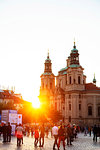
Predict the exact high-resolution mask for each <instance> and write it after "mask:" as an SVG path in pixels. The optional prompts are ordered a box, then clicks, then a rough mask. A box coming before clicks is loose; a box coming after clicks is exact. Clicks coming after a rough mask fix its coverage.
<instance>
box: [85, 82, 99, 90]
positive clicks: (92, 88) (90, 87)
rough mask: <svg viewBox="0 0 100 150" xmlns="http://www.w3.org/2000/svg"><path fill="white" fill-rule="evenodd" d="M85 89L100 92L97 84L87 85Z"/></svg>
mask: <svg viewBox="0 0 100 150" xmlns="http://www.w3.org/2000/svg"><path fill="white" fill-rule="evenodd" d="M85 89H86V90H94V91H95V90H99V91H100V88H99V87H97V86H96V85H95V84H93V83H87V84H85Z"/></svg>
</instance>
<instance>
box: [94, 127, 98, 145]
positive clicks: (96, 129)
mask: <svg viewBox="0 0 100 150" xmlns="http://www.w3.org/2000/svg"><path fill="white" fill-rule="evenodd" d="M97 133H98V128H97V126H96V125H94V127H93V141H96V142H97Z"/></svg>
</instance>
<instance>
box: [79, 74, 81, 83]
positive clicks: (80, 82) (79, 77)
mask: <svg viewBox="0 0 100 150" xmlns="http://www.w3.org/2000/svg"><path fill="white" fill-rule="evenodd" d="M80 81H81V80H80V76H78V84H80V83H81V82H80Z"/></svg>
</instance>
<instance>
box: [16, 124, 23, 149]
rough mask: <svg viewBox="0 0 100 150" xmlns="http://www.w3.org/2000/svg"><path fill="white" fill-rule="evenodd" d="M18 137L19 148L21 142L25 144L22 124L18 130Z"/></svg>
mask: <svg viewBox="0 0 100 150" xmlns="http://www.w3.org/2000/svg"><path fill="white" fill-rule="evenodd" d="M16 136H17V146H20V145H21V141H22V142H23V127H22V126H21V124H19V126H17V128H16Z"/></svg>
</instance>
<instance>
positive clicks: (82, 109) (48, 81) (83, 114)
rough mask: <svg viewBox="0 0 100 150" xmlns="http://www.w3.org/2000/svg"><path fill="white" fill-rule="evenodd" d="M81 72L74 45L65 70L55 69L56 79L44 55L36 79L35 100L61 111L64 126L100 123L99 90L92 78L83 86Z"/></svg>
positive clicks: (48, 60)
mask: <svg viewBox="0 0 100 150" xmlns="http://www.w3.org/2000/svg"><path fill="white" fill-rule="evenodd" d="M83 71H84V68H83V67H82V66H81V65H80V61H79V52H78V50H77V49H76V45H75V42H74V46H73V49H72V50H71V52H70V56H69V57H68V58H67V60H66V66H65V68H62V69H61V70H59V71H58V75H57V76H55V75H54V74H53V72H52V63H51V60H50V57H49V53H48V55H47V59H46V60H45V63H44V73H43V74H42V75H41V76H40V78H41V86H40V95H39V97H41V99H42V101H44V102H46V103H47V105H49V106H50V107H54V109H55V110H57V111H59V112H61V114H62V116H63V120H64V122H66V123H69V122H70V123H72V124H77V125H94V124H100V87H97V86H96V79H95V76H94V79H93V81H92V82H91V83H86V75H84V72H83ZM55 83H56V84H55Z"/></svg>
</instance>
